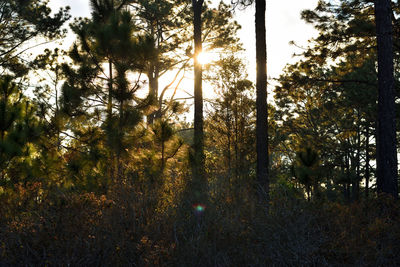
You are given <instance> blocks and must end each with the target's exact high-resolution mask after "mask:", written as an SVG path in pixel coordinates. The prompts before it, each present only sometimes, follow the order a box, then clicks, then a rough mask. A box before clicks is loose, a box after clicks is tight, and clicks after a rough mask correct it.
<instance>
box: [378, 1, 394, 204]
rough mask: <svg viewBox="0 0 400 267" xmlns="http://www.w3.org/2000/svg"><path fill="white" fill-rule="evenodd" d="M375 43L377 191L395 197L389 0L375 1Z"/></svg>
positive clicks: (391, 34)
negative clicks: (376, 70) (377, 92)
mask: <svg viewBox="0 0 400 267" xmlns="http://www.w3.org/2000/svg"><path fill="white" fill-rule="evenodd" d="M375 22H376V37H377V43H378V91H379V94H378V95H379V96H378V129H377V137H378V139H377V158H376V160H377V186H378V192H384V193H388V194H391V195H392V196H393V197H395V198H397V197H398V174H397V149H396V126H395V125H396V123H395V118H396V115H395V113H396V111H395V92H394V77H393V75H394V69H393V41H392V38H393V37H392V36H393V33H392V8H391V1H390V0H380V1H377V0H376V1H375Z"/></svg>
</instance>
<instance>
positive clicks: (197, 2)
mask: <svg viewBox="0 0 400 267" xmlns="http://www.w3.org/2000/svg"><path fill="white" fill-rule="evenodd" d="M203 2H204V0H192V8H193V14H194V16H193V26H194V54H195V57H194V144H193V148H194V155H193V156H194V157H193V162H192V164H193V166H192V170H193V182H194V186H195V192H194V193H195V197H196V198H199V200H200V201H205V199H203V198H204V194H205V192H204V188H205V185H206V180H205V173H204V172H205V170H204V168H205V166H204V132H203V94H202V65H201V64H200V62H199V61H198V59H197V55H198V54H199V53H201V51H202V40H201V39H202V38H201V28H202V20H201V14H202V6H203Z"/></svg>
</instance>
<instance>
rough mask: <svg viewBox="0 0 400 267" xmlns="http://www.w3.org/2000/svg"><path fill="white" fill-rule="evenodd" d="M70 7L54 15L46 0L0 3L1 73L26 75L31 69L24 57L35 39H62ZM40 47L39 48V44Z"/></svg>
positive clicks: (11, 0)
mask: <svg viewBox="0 0 400 267" xmlns="http://www.w3.org/2000/svg"><path fill="white" fill-rule="evenodd" d="M68 11H69V7H66V8H62V9H60V10H59V11H58V12H57V13H55V14H54V15H53V17H51V16H50V13H51V9H50V8H49V7H48V2H47V1H43V0H3V1H1V3H0V24H1V25H2V26H1V27H0V36H1V37H0V71H1V72H2V73H4V72H6V73H14V74H15V75H17V76H22V75H23V74H25V73H26V72H27V71H29V69H28V65H27V64H26V63H27V62H28V63H29V61H30V60H27V59H26V58H24V59H23V58H22V56H23V54H24V52H25V51H26V50H28V49H29V48H30V47H31V46H33V45H32V44H29V42H30V41H32V40H34V39H35V38H36V39H38V38H39V37H43V38H45V39H47V40H48V39H54V38H57V37H60V36H61V35H62V33H63V31H62V30H61V29H60V28H61V26H62V25H63V24H64V22H65V21H67V20H68V19H69V18H70V16H69V15H68ZM36 46H37V45H36Z"/></svg>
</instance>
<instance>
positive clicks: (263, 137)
mask: <svg viewBox="0 0 400 267" xmlns="http://www.w3.org/2000/svg"><path fill="white" fill-rule="evenodd" d="M265 10H266V4H265V0H256V15H255V20H256V21H255V24H256V25H255V27H256V62H257V81H256V91H257V99H256V110H257V121H256V135H257V137H256V139H257V182H258V184H259V196H260V197H261V200H266V201H267V202H268V201H269V177H268V110H267V44H266V30H265Z"/></svg>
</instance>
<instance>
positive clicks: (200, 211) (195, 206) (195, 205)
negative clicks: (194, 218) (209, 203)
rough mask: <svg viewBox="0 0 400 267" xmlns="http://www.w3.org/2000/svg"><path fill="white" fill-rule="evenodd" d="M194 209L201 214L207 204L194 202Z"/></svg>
mask: <svg viewBox="0 0 400 267" xmlns="http://www.w3.org/2000/svg"><path fill="white" fill-rule="evenodd" d="M193 209H194V212H195V213H196V214H201V213H203V212H204V210H205V209H206V205H204V204H194V205H193Z"/></svg>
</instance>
